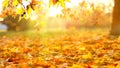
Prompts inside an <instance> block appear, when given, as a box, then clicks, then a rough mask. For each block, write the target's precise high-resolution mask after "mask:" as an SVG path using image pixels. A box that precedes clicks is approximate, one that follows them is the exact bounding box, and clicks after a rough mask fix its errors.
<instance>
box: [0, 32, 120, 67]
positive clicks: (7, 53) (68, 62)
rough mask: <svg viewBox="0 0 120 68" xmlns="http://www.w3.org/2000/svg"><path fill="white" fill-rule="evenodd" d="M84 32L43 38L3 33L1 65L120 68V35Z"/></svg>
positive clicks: (0, 42)
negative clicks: (111, 36) (110, 35)
mask: <svg viewBox="0 0 120 68" xmlns="http://www.w3.org/2000/svg"><path fill="white" fill-rule="evenodd" d="M84 32H85V31H84ZM84 32H83V33H81V32H79V31H78V32H74V33H68V34H60V35H57V36H55V37H51V38H48V37H46V38H44V39H41V38H34V39H33V38H32V39H31V38H28V37H24V36H13V37H8V36H2V37H1V38H0V68H120V38H119V37H118V38H116V39H112V38H111V39H109V38H107V37H106V36H104V35H99V32H96V31H95V32H90V31H89V32H87V33H84ZM102 33H104V32H102Z"/></svg>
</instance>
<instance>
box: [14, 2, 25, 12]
mask: <svg viewBox="0 0 120 68" xmlns="http://www.w3.org/2000/svg"><path fill="white" fill-rule="evenodd" d="M23 12H25V10H24V8H23V7H22V6H21V5H20V4H19V5H18V6H17V7H16V14H22V13H23Z"/></svg>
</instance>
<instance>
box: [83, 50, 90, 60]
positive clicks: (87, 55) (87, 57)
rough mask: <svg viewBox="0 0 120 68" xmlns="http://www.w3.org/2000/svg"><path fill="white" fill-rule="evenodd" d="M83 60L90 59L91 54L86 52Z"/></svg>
mask: <svg viewBox="0 0 120 68" xmlns="http://www.w3.org/2000/svg"><path fill="white" fill-rule="evenodd" d="M82 58H83V59H91V58H92V54H91V53H90V52H88V54H85V55H83V56H82Z"/></svg>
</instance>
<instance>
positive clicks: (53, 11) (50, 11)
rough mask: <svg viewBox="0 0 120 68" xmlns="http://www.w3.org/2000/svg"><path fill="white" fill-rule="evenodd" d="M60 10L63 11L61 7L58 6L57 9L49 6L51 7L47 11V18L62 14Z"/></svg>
mask: <svg viewBox="0 0 120 68" xmlns="http://www.w3.org/2000/svg"><path fill="white" fill-rule="evenodd" d="M62 9H63V8H62V7H61V6H59V7H56V6H51V7H50V8H49V9H48V13H47V16H50V17H56V16H57V15H60V14H62Z"/></svg>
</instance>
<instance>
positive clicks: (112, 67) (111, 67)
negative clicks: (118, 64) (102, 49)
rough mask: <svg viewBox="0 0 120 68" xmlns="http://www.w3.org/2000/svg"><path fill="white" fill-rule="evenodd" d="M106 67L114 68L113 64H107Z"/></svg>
mask: <svg viewBox="0 0 120 68" xmlns="http://www.w3.org/2000/svg"><path fill="white" fill-rule="evenodd" d="M106 68H115V67H114V66H113V65H107V67H106Z"/></svg>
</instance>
